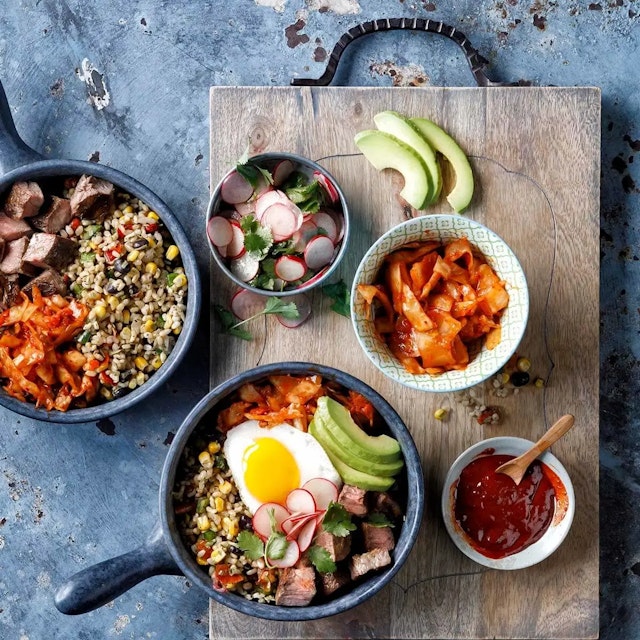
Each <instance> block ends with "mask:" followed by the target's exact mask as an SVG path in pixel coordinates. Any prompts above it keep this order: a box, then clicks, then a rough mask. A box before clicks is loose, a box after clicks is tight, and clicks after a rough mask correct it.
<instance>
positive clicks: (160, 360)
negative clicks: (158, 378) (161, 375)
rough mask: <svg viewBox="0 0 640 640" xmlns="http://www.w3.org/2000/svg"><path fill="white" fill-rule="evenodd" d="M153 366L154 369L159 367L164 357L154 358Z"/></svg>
mask: <svg viewBox="0 0 640 640" xmlns="http://www.w3.org/2000/svg"><path fill="white" fill-rule="evenodd" d="M151 366H152V367H153V368H154V369H159V368H160V367H161V366H162V359H161V358H154V359H153V361H152V362H151Z"/></svg>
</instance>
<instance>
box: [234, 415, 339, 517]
mask: <svg viewBox="0 0 640 640" xmlns="http://www.w3.org/2000/svg"><path fill="white" fill-rule="evenodd" d="M223 450H224V455H225V458H226V459H227V464H228V465H229V470H230V471H231V474H232V476H233V479H234V481H235V483H236V486H237V487H238V491H239V493H240V497H241V498H242V501H243V502H244V503H245V505H246V506H247V508H248V509H249V511H250V512H251V513H255V512H256V510H257V509H258V507H259V506H260V505H262V504H264V503H265V502H277V503H278V504H282V505H284V503H285V501H286V499H287V496H288V495H289V493H290V492H291V491H292V490H293V489H297V488H298V487H301V486H302V485H303V484H304V483H305V482H306V481H307V480H310V479H311V478H326V479H327V480H330V481H331V482H333V483H334V484H335V485H336V486H337V487H338V489H340V487H341V486H342V480H341V479H340V475H339V474H338V472H337V471H336V470H335V469H334V467H333V465H332V464H331V462H330V460H329V458H328V456H327V454H326V453H325V452H324V449H323V448H322V447H321V446H320V444H319V443H318V441H317V440H316V439H315V438H314V437H313V436H312V435H310V434H308V433H304V432H303V431H300V430H299V429H296V428H295V427H292V426H291V425H289V424H284V423H283V424H278V425H276V426H274V427H269V428H265V427H260V425H259V424H258V421H257V420H247V421H246V422H243V423H242V424H239V425H238V426H236V427H234V428H233V429H231V430H230V431H229V432H228V433H227V439H226V441H225V443H224V449H223Z"/></svg>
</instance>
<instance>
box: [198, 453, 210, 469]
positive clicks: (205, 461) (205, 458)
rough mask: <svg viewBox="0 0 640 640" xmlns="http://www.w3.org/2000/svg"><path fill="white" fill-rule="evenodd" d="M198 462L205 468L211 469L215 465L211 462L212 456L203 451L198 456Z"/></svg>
mask: <svg viewBox="0 0 640 640" xmlns="http://www.w3.org/2000/svg"><path fill="white" fill-rule="evenodd" d="M198 462H199V463H200V464H201V465H202V466H203V467H210V466H211V465H212V464H213V461H212V460H211V454H210V453H209V452H208V451H201V452H200V455H199V456H198Z"/></svg>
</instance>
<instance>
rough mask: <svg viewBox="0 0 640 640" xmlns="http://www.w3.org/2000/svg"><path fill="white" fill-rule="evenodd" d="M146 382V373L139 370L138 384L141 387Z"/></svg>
mask: <svg viewBox="0 0 640 640" xmlns="http://www.w3.org/2000/svg"><path fill="white" fill-rule="evenodd" d="M145 382H146V379H145V377H144V373H142V371H138V375H137V376H136V384H137V385H138V386H139V387H141V386H142V385H143V384H144V383H145Z"/></svg>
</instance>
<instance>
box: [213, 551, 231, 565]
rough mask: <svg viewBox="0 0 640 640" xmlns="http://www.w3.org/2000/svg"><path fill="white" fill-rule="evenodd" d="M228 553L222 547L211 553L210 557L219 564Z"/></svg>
mask: <svg viewBox="0 0 640 640" xmlns="http://www.w3.org/2000/svg"><path fill="white" fill-rule="evenodd" d="M226 555H227V554H226V553H225V552H224V551H223V550H222V549H218V550H216V551H214V552H213V553H212V554H211V556H210V558H211V560H212V561H213V564H219V563H220V562H222V561H223V560H224V558H225V556H226Z"/></svg>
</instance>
